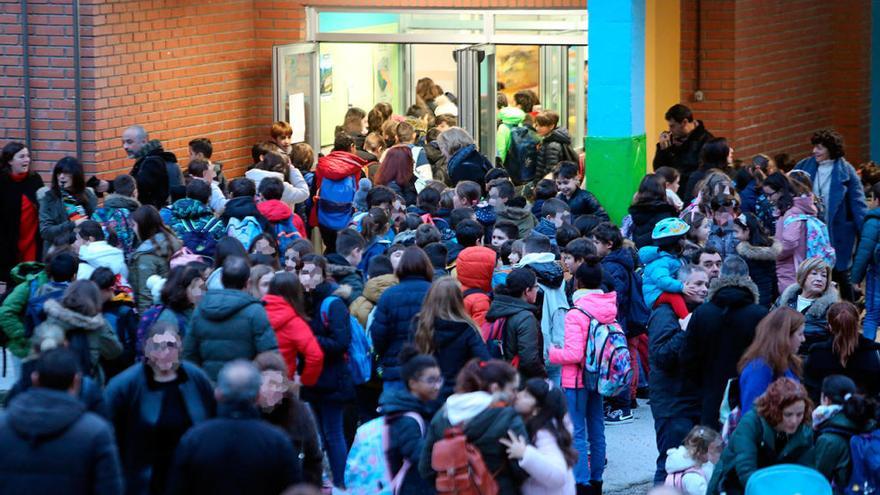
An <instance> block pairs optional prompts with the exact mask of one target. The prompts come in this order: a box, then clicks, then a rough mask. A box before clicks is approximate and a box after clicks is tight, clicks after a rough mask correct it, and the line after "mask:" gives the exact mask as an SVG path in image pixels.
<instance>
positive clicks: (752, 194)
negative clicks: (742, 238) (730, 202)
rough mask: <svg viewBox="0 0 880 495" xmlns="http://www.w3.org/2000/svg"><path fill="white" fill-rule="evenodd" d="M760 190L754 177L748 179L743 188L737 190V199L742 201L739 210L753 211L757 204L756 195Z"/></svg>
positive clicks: (758, 194) (759, 193)
mask: <svg viewBox="0 0 880 495" xmlns="http://www.w3.org/2000/svg"><path fill="white" fill-rule="evenodd" d="M760 195H761V191H760V190H759V189H758V182H757V181H756V180H755V179H752V180H750V181H749V183H748V184H746V186H745V187H744V188H742V189H741V190H740V191H739V199H740V202H741V203H742V206H741V207H740V210H742V212H743V213H755V208H756V207H757V205H758V196H760Z"/></svg>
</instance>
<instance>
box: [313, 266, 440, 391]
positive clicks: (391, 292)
mask: <svg viewBox="0 0 880 495" xmlns="http://www.w3.org/2000/svg"><path fill="white" fill-rule="evenodd" d="M430 288H431V282H429V281H428V280H425V279H424V278H421V277H404V278H403V279H402V280H401V281H400V283H399V284H397V285H395V286H394V287H390V288H388V289H387V290H386V291H385V292H383V293H382V296H381V297H380V298H379V302H378V303H377V304H376V309H375V311H376V312H375V316H374V319H373V324H372V325H371V326H370V333H371V334H372V336H373V348H374V350H375V352H376V359H377V360H378V362H379V366H380V367H381V370H382V373H381V376H382V379H383V380H385V381H393V380H400V361H399V360H398V359H397V355H398V354H400V350H401V349H402V348H403V345H404V344H406V343H407V342H409V341H410V340H411V337H412V334H411V333H410V330H411V329H412V321H413V317H414V316H415V315H416V314H417V313H418V312H419V311H421V310H422V301H424V300H425V295H427V293H428V289H430ZM326 359H327V358H326V356H325V357H324V360H325V361H324V367H326V366H327V364H326V363H327V361H326Z"/></svg>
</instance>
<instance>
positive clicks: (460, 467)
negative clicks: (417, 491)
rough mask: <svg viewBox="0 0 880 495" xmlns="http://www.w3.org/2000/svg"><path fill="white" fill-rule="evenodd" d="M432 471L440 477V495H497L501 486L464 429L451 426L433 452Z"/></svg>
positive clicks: (438, 485)
mask: <svg viewBox="0 0 880 495" xmlns="http://www.w3.org/2000/svg"><path fill="white" fill-rule="evenodd" d="M431 468H432V469H434V471H435V472H436V473H437V480H436V481H435V484H434V486H435V488H436V489H437V493H438V494H439V495H442V494H456V495H497V494H498V483H497V482H496V481H495V477H494V476H493V474H492V472H491V471H489V468H488V467H486V463H485V462H484V461H483V455H482V454H480V451H479V449H477V448H476V447H474V446H473V445H471V444H470V443H468V441H467V436H466V435H465V434H464V429H463V428H462V426H452V427H450V428H447V429H446V431H445V432H444V433H443V439H442V440H439V441H437V443H435V444H434V449H433V450H432V451H431Z"/></svg>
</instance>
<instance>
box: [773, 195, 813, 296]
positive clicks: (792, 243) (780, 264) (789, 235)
mask: <svg viewBox="0 0 880 495" xmlns="http://www.w3.org/2000/svg"><path fill="white" fill-rule="evenodd" d="M817 212H818V211H817V210H816V205H815V204H814V203H813V198H812V197H810V196H798V197H796V198H794V204H793V205H792V207H791V208H789V209H788V211H786V212H785V214H784V215H782V217H780V218H779V220H776V240H777V241H780V242H781V243H782V251H781V252H780V253H779V256H777V258H776V279H777V282H778V284H779V293H780V294H781V293H782V291H784V290H785V289H786V288H787V287H788V286H789V285H791V284H794V283H797V267H798V265H800V264H801V262H802V261H804V259H805V258H806V257H807V241H806V239H807V237H806V236H807V228H806V226H805V224H804V222H791V223H789V224H788V225H785V219H786V218H788V217H791V216H793V215H811V216H816V213H817Z"/></svg>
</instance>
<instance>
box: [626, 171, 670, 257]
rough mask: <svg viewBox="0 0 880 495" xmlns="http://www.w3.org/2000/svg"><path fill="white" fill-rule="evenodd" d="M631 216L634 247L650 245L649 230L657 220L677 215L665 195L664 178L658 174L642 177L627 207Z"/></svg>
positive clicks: (652, 228) (651, 229)
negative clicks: (630, 203) (637, 189)
mask: <svg viewBox="0 0 880 495" xmlns="http://www.w3.org/2000/svg"><path fill="white" fill-rule="evenodd" d="M629 214H630V216H631V217H632V231H631V235H632V240H633V242H634V243H635V244H636V248H641V247H642V246H649V245H651V231H653V230H654V226H655V225H657V222H659V221H660V220H663V219H664V218H667V217H674V216H677V215H678V210H676V208H675V206H674V205H673V204H672V203H670V202H669V200H668V198H667V196H666V179H664V178H663V176H662V175H659V174H648V175H646V176H644V177H643V178H642V182H641V183H640V184H639V191H638V192H637V193H636V195H635V197H634V198H633V202H632V205H630V207H629Z"/></svg>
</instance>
